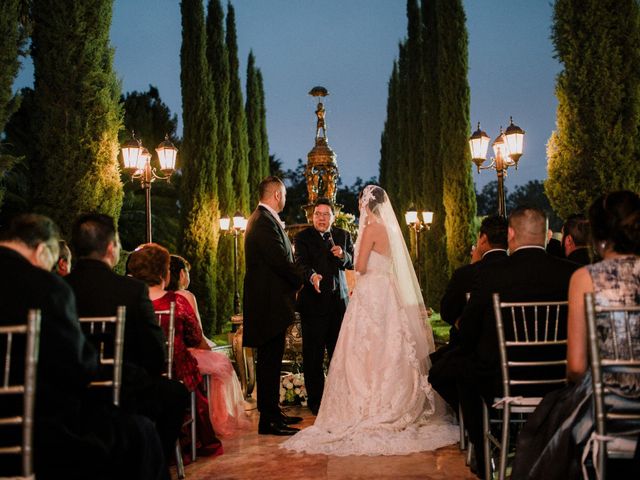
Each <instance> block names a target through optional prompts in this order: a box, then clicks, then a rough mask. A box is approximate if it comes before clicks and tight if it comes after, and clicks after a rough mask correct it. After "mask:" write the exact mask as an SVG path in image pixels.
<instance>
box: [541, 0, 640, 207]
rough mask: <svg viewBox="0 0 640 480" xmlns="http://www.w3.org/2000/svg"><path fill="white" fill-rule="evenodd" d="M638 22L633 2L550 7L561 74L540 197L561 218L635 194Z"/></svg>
mask: <svg viewBox="0 0 640 480" xmlns="http://www.w3.org/2000/svg"><path fill="white" fill-rule="evenodd" d="M639 19H640V14H639V6H638V2H637V1H635V0H622V1H615V2H614V1H613V0H583V1H577V0H558V1H557V2H556V4H555V9H554V24H553V32H552V39H553V43H554V47H555V51H556V56H557V58H558V60H559V61H560V62H561V63H562V64H563V66H564V69H563V71H562V72H561V73H560V74H559V75H558V77H557V82H556V96H557V97H558V109H557V114H556V115H557V129H556V131H555V132H554V133H553V134H552V136H551V138H550V140H549V144H548V147H547V156H548V178H547V181H546V182H545V191H546V194H547V196H548V197H549V200H550V201H551V205H552V206H553V209H554V210H555V211H556V212H558V213H559V214H560V216H561V217H563V218H566V217H567V216H568V215H570V214H572V213H577V212H584V211H585V210H586V209H587V208H588V207H589V205H590V203H591V202H592V201H593V199H594V198H595V197H597V196H598V195H600V194H602V193H603V192H608V191H612V190H620V189H628V190H634V191H638V190H640V163H639V162H638V157H639V156H640V139H639V138H638V134H637V133H638V127H639V118H640V113H639V106H640V102H639V96H640V72H639V70H638V65H640V47H639V45H640V23H639ZM585 32H588V34H586V33H585Z"/></svg>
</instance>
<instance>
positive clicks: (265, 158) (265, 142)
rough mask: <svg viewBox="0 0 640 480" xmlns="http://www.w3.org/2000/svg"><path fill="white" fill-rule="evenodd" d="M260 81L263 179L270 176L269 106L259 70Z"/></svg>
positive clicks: (257, 75) (257, 73)
mask: <svg viewBox="0 0 640 480" xmlns="http://www.w3.org/2000/svg"><path fill="white" fill-rule="evenodd" d="M256 77H257V80H258V96H259V99H260V101H259V105H260V141H261V142H262V148H261V149H260V150H261V153H262V158H261V159H260V166H261V170H262V178H265V177H268V176H269V174H270V173H269V135H268V133H267V106H266V100H265V95H264V82H263V81H262V71H261V70H260V69H259V68H258V71H257V72H256Z"/></svg>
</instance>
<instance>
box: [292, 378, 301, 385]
mask: <svg viewBox="0 0 640 480" xmlns="http://www.w3.org/2000/svg"><path fill="white" fill-rule="evenodd" d="M293 384H294V385H295V386H296V387H299V386H300V385H302V380H300V378H299V377H296V378H294V379H293Z"/></svg>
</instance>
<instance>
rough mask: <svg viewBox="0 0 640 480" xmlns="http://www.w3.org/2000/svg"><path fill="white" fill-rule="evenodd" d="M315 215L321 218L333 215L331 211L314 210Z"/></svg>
mask: <svg viewBox="0 0 640 480" xmlns="http://www.w3.org/2000/svg"><path fill="white" fill-rule="evenodd" d="M313 216H314V217H320V218H329V217H331V213H330V212H313Z"/></svg>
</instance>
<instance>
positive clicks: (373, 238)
mask: <svg viewBox="0 0 640 480" xmlns="http://www.w3.org/2000/svg"><path fill="white" fill-rule="evenodd" d="M355 259H356V264H355V269H356V272H357V284H356V287H355V289H354V292H353V295H352V297H351V299H350V301H349V305H348V307H347V311H346V313H345V316H344V320H343V322H342V328H341V330H340V336H339V338H338V343H337V345H336V349H335V352H334V355H333V358H332V360H331V365H330V367H329V374H328V376H327V380H326V385H325V390H324V394H323V397H322V403H321V404H320V410H319V412H318V416H317V418H316V421H315V424H314V425H313V426H311V427H309V428H306V429H304V430H302V431H300V432H298V433H297V434H296V435H294V436H293V437H291V438H290V439H288V440H287V441H285V442H283V443H282V444H281V446H282V447H283V448H287V449H290V450H295V451H299V452H308V453H324V454H329V455H403V454H408V453H411V452H419V451H425V450H434V449H436V448H440V447H442V446H445V445H450V444H452V443H455V442H456V440H457V436H458V430H457V427H456V426H455V425H454V424H453V423H452V419H451V417H450V416H448V415H446V414H445V408H446V407H445V405H444V402H443V401H442V399H440V398H439V397H438V396H437V394H436V393H435V392H434V391H433V390H432V388H431V386H430V385H429V382H428V381H427V374H428V369H429V357H428V355H429V353H430V352H432V351H433V350H434V343H433V333H432V331H431V328H430V326H429V325H428V322H426V318H427V314H426V309H425V306H424V302H423V300H422V295H421V293H420V287H419V285H418V280H417V279H416V275H415V272H414V270H413V266H412V264H411V259H410V257H409V252H408V251H407V247H406V245H405V243H404V239H403V237H402V233H401V231H400V227H399V225H398V221H397V219H396V217H395V214H394V213H393V209H392V207H391V203H390V202H389V198H388V197H387V194H386V193H385V191H384V190H383V189H382V188H380V187H378V186H376V185H368V186H367V187H365V188H364V190H363V193H362V197H361V199H360V227H359V232H358V241H357V243H356V246H355ZM303 341H304V339H303Z"/></svg>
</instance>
